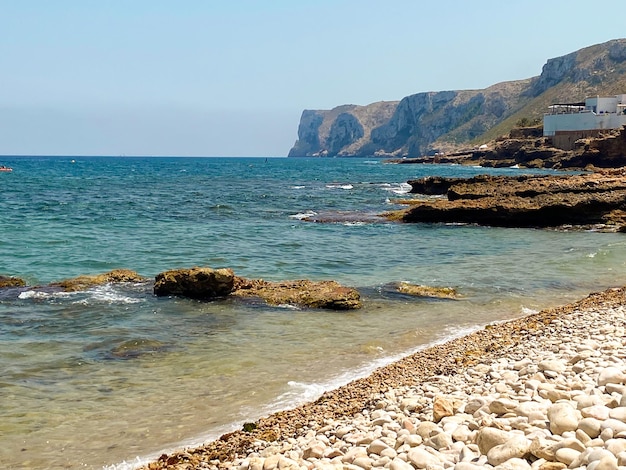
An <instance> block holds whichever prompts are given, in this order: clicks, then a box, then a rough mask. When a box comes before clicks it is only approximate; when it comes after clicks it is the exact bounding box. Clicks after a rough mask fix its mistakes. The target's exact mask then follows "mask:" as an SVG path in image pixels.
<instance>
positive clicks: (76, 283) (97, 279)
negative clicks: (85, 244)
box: [50, 269, 145, 292]
mask: <svg viewBox="0 0 626 470" xmlns="http://www.w3.org/2000/svg"><path fill="white" fill-rule="evenodd" d="M144 280H145V279H144V278H142V277H141V276H140V275H139V274H137V273H136V272H134V271H130V270H128V269H114V270H113V271H109V272H107V273H104V274H94V275H84V276H78V277H75V278H72V279H65V280H63V281H60V282H53V283H52V284H50V285H51V286H54V287H60V288H62V289H63V290H64V291H66V292H74V291H79V290H85V289H89V288H90V287H94V286H99V285H102V284H107V283H110V282H116V283H117V282H141V281H144Z"/></svg>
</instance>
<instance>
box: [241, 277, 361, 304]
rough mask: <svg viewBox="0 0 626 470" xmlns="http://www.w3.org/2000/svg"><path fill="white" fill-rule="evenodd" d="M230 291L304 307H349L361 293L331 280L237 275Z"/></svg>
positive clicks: (269, 302)
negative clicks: (277, 278) (255, 277)
mask: <svg viewBox="0 0 626 470" xmlns="http://www.w3.org/2000/svg"><path fill="white" fill-rule="evenodd" d="M232 294H233V295H235V296H239V297H259V298H261V299H263V300H264V301H265V302H267V303H268V304H270V305H294V306H297V307H305V308H327V309H331V310H351V309H356V308H361V306H362V304H361V296H360V294H359V292H358V291H357V290H356V289H353V288H351V287H344V286H342V285H340V284H339V283H337V282H335V281H309V280H296V281H283V282H269V281H264V280H262V279H257V280H248V279H243V278H237V280H236V282H235V288H234V290H233V293H232Z"/></svg>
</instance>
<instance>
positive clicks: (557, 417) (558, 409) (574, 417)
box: [548, 402, 579, 435]
mask: <svg viewBox="0 0 626 470" xmlns="http://www.w3.org/2000/svg"><path fill="white" fill-rule="evenodd" d="M577 413H578V412H577V410H576V409H575V408H574V407H573V406H572V405H571V404H570V403H569V402H561V403H555V404H553V405H552V406H550V408H548V420H549V421H550V431H551V432H552V433H553V434H558V435H561V434H563V433H564V432H566V431H575V430H576V429H577V428H578V422H579V418H578V414H577Z"/></svg>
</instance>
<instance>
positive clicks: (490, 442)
mask: <svg viewBox="0 0 626 470" xmlns="http://www.w3.org/2000/svg"><path fill="white" fill-rule="evenodd" d="M511 437H512V436H511V435H510V434H509V433H508V432H507V431H503V430H502V429H497V428H492V427H486V428H482V429H481V430H480V431H478V434H477V435H476V444H477V445H478V448H479V449H480V453H481V454H484V455H487V453H488V452H489V451H490V450H491V449H492V448H493V447H495V446H498V445H501V444H504V443H505V442H506V441H508V440H509V439H510V438H511Z"/></svg>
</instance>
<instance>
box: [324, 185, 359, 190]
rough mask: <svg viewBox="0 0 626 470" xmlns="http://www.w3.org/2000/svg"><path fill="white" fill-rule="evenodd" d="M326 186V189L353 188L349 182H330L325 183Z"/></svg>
mask: <svg viewBox="0 0 626 470" xmlns="http://www.w3.org/2000/svg"><path fill="white" fill-rule="evenodd" d="M326 188H328V189H346V190H349V189H354V186H353V185H351V184H350V183H347V184H344V183H331V184H327V185H326Z"/></svg>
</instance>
